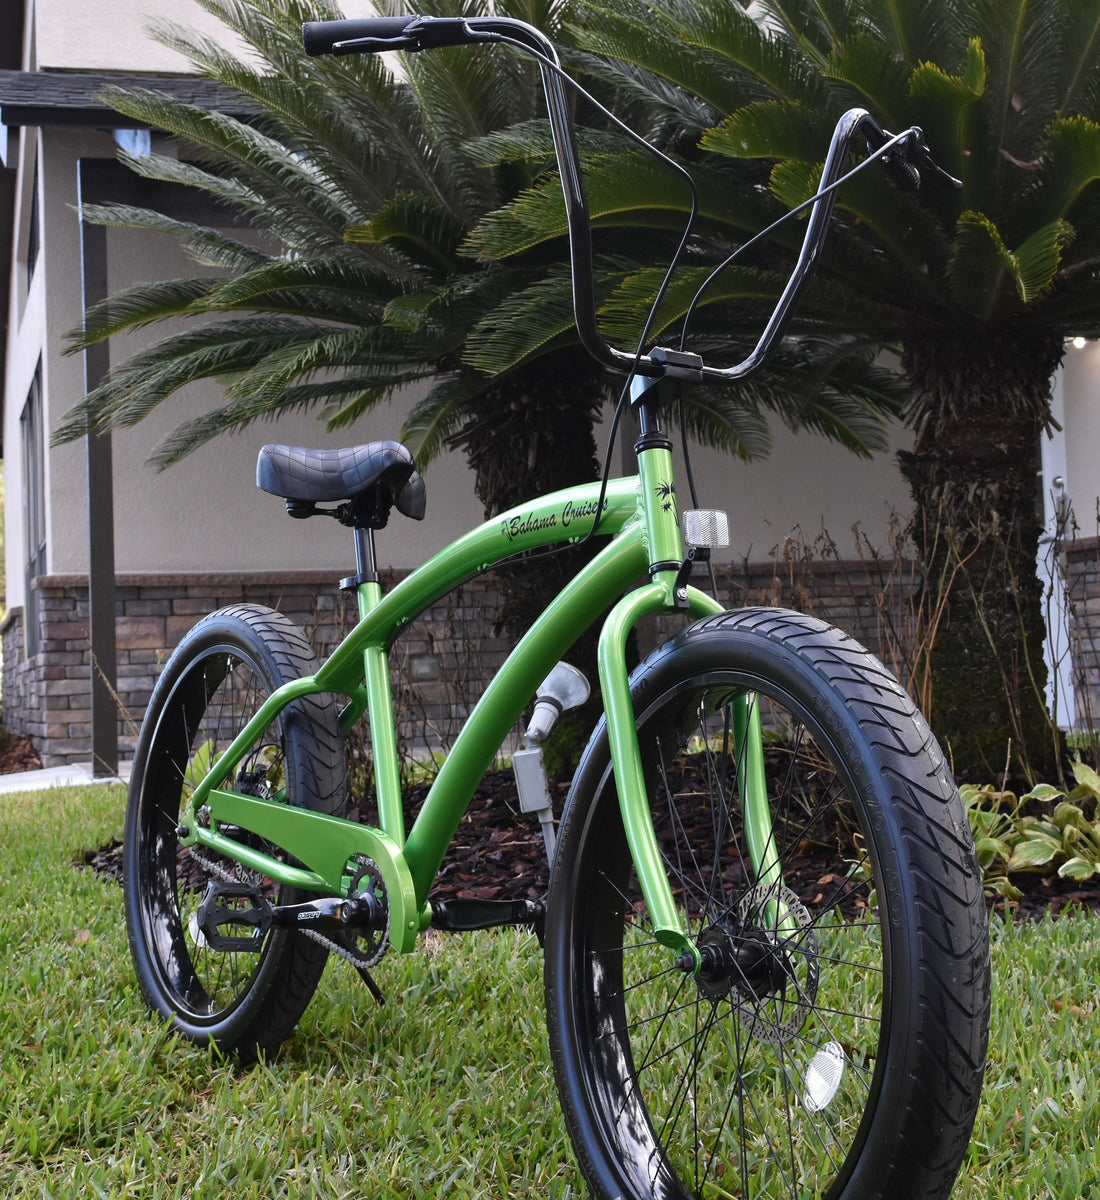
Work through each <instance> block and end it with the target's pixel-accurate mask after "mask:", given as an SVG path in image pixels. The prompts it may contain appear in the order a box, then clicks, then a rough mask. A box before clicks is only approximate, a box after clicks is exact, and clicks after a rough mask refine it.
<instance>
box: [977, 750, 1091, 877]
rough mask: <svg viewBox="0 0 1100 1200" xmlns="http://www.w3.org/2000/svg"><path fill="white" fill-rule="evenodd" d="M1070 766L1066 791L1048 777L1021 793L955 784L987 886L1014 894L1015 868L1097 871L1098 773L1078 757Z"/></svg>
mask: <svg viewBox="0 0 1100 1200" xmlns="http://www.w3.org/2000/svg"><path fill="white" fill-rule="evenodd" d="M1072 769H1073V777H1074V779H1075V780H1076V786H1075V787H1073V788H1072V789H1071V790H1070V791H1069V792H1063V791H1060V790H1059V789H1058V788H1056V787H1053V786H1052V785H1051V784H1047V783H1041V784H1038V785H1036V786H1035V787H1033V788H1032V789H1031V790H1030V791H1029V792H1025V793H1024V794H1023V795H1022V796H1017V795H1016V794H1015V793H1014V792H1011V791H1008V790H1006V789H998V788H996V787H994V786H993V785H992V784H985V785H984V786H981V787H977V786H974V785H970V784H967V785H964V786H963V787H962V788H961V789H960V791H961V793H962V797H963V802H964V803H965V805H966V810H967V815H968V817H969V819H970V828H971V831H972V832H973V834H974V843H975V846H976V847H977V851H978V862H979V863H980V865H981V868H982V873H983V875H984V877H985V886H986V891H987V892H990V893H994V894H997V895H1002V896H1004V897H1005V898H1006V899H1009V900H1012V899H1019V897H1020V894H1021V893H1020V891H1019V889H1017V888H1016V887H1014V886H1013V884H1012V882H1011V880H1010V878H1009V877H1010V876H1011V875H1013V874H1016V873H1019V874H1025V873H1040V874H1043V875H1055V874H1056V875H1058V876H1060V877H1062V878H1064V879H1075V880H1086V879H1090V878H1092V876H1093V875H1100V819H1098V818H1100V812H1098V801H1100V774H1097V772H1096V771H1094V770H1093V769H1092V767H1090V766H1089V765H1088V764H1087V763H1083V762H1081V761H1080V760H1079V759H1078V760H1076V761H1075V762H1074V763H1073V764H1072ZM1036 810H1039V811H1036Z"/></svg>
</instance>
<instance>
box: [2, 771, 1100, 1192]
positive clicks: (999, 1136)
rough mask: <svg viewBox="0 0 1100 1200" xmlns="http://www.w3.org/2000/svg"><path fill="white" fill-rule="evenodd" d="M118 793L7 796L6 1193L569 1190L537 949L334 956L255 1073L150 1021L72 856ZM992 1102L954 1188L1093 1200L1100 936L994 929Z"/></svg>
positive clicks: (527, 940)
mask: <svg viewBox="0 0 1100 1200" xmlns="http://www.w3.org/2000/svg"><path fill="white" fill-rule="evenodd" d="M122 807H123V794H122V790H121V789H119V788H113V789H111V788H80V789H71V790H70V789H56V790H53V791H49V792H34V793H28V794H22V795H11V796H0V847H2V850H3V855H4V860H5V870H4V873H3V883H0V962H2V965H3V971H2V974H0V1195H3V1196H5V1197H8V1198H9V1200H24V1198H26V1200H29V1198H30V1197H57V1198H58V1200H62V1198H63V1200H71V1198H72V1197H75V1196H81V1197H97V1196H102V1197H123V1196H134V1197H157V1198H161V1197H165V1198H167V1197H181V1198H182V1197H187V1198H188V1200H215V1198H217V1200H221V1198H223V1197H227V1196H232V1197H233V1200H260V1198H263V1200H273V1198H276V1197H290V1198H294V1200H297V1198H299V1197H312V1196H323V1197H326V1198H329V1197H331V1198H332V1200H339V1198H344V1197H348V1198H351V1197H354V1198H355V1200H365V1198H370V1200H381V1198H386V1197H402V1198H403V1200H404V1198H406V1197H413V1196H423V1195H447V1196H448V1197H456V1198H462V1200H465V1198H467V1197H496V1198H500V1200H511V1198H512V1197H523V1196H538V1197H570V1196H577V1195H583V1194H584V1189H583V1185H582V1182H581V1180H580V1178H579V1175H578V1173H577V1171H576V1169H575V1167H574V1165H573V1159H572V1154H571V1151H570V1148H569V1145H568V1142H567V1139H566V1137H565V1133H564V1131H563V1129H562V1125H561V1121H560V1118H559V1115H558V1109H557V1101H556V1097H555V1095H554V1090H553V1087H552V1084H551V1081H550V1068H549V1056H548V1053H547V1050H546V1046H545V1031H544V1025H543V1018H542V1005H541V984H540V966H541V963H540V957H539V952H538V946H537V943H536V942H535V941H534V939H533V938H532V937H528V936H525V935H516V934H513V933H510V932H509V933H503V934H500V933H498V934H495V935H494V934H481V935H476V936H472V937H465V938H462V939H447V940H443V939H435V940H429V941H428V942H427V944H426V947H425V953H422V954H418V955H413V956H409V957H406V958H401V957H399V956H396V955H393V956H391V957H389V958H387V960H386V962H385V963H383V964H382V966H381V967H380V968H379V969H378V971H377V978H378V981H379V983H380V984H381V986H382V987H383V989H384V991H385V992H386V995H387V998H388V1002H387V1004H386V1007H385V1008H384V1009H379V1008H377V1007H376V1006H375V1004H374V1002H373V1000H372V999H371V998H370V996H369V994H368V993H367V990H366V988H364V987H363V985H362V984H361V983H360V982H359V980H358V979H357V978H356V976H355V975H354V973H353V972H352V971H351V970H350V969H348V968H347V967H345V966H344V965H343V964H340V963H336V962H334V963H333V964H332V965H331V966H330V967H329V970H328V971H327V972H326V975H325V978H324V980H323V981H322V984H321V988H320V989H319V991H318V993H317V996H316V997H315V999H314V1001H313V1003H312V1004H311V1006H310V1008H309V1010H308V1011H307V1013H306V1017H305V1019H304V1020H303V1022H302V1025H301V1027H300V1029H299V1032H298V1034H297V1036H296V1037H295V1038H294V1039H293V1041H292V1042H291V1043H290V1044H289V1045H288V1046H287V1048H286V1050H285V1052H284V1054H283V1055H282V1057H280V1059H279V1060H278V1061H277V1062H276V1063H274V1064H270V1065H264V1066H261V1067H258V1068H256V1069H254V1070H251V1071H248V1072H243V1073H242V1072H241V1071H239V1070H237V1069H235V1067H234V1066H233V1064H232V1063H228V1062H224V1061H218V1060H217V1059H216V1058H214V1057H212V1056H211V1055H210V1054H208V1053H206V1052H204V1051H201V1050H198V1049H196V1048H195V1047H193V1046H190V1045H188V1044H186V1043H183V1042H181V1041H179V1040H178V1039H176V1038H174V1037H172V1036H169V1035H168V1034H166V1033H165V1032H164V1030H163V1029H162V1028H160V1027H158V1025H157V1024H156V1023H155V1022H154V1021H153V1019H152V1018H151V1017H150V1016H149V1015H148V1014H147V1012H146V1011H145V1008H144V1006H143V1005H142V1003H141V999H140V997H139V995H138V991H137V985H136V983H135V982H134V979H133V975H132V972H131V968H130V961H129V955H128V953H127V950H126V938H125V932H124V929H123V923H122V893H121V889H120V888H118V887H117V885H115V884H113V883H105V882H103V881H102V880H100V879H98V878H97V877H96V876H95V875H94V874H93V873H92V872H91V871H76V870H73V869H72V867H71V865H70V864H71V863H72V860H73V859H74V857H76V856H77V855H78V854H79V852H80V851H81V850H84V849H92V848H95V847H97V846H99V845H101V844H102V843H103V842H105V841H106V840H107V839H108V838H110V837H111V836H115V835H117V834H118V833H119V832H120V830H121V824H122ZM993 962H994V1009H993V1031H992V1035H991V1053H990V1066H989V1072H988V1075H987V1082H986V1089H985V1094H984V1103H983V1107H982V1110H981V1113H980V1115H979V1118H978V1125H977V1128H976V1130H975V1134H974V1139H973V1142H972V1144H971V1147H970V1154H969V1157H968V1160H967V1163H966V1165H965V1166H964V1168H963V1174H962V1176H961V1178H960V1181H959V1184H958V1186H957V1187H956V1189H955V1192H954V1193H953V1195H954V1196H955V1197H956V1198H957V1200H978V1198H979V1197H980V1198H981V1200H986V1198H987V1197H989V1196H997V1197H1009V1198H1018V1200H1025V1198H1026V1200H1037V1198H1040V1197H1043V1198H1046V1197H1050V1198H1054V1197H1058V1198H1064V1200H1080V1198H1081V1197H1084V1196H1090V1195H1097V1194H1100V1150H1098V1148H1097V1142H1098V1137H1097V1134H1098V1130H1100V1083H1098V1080H1097V1071H1098V1064H1100V1012H1098V1008H1100V1004H1098V989H1100V924H1098V923H1097V922H1096V920H1095V919H1094V918H1090V917H1076V918H1067V919H1062V920H1060V921H1056V922H1048V923H1043V924H1041V925H1036V926H1023V925H1017V926H1009V927H1005V926H1004V925H1003V924H1000V923H998V924H997V926H996V928H995V930H994V946H993Z"/></svg>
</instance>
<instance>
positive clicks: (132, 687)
mask: <svg viewBox="0 0 1100 1200" xmlns="http://www.w3.org/2000/svg"><path fill="white" fill-rule="evenodd" d="M896 566H897V564H894V563H890V564H886V565H884V566H882V567H880V566H878V565H876V564H875V563H873V562H868V561H862V562H846V561H842V560H839V559H836V558H832V559H821V558H811V557H808V556H806V555H805V554H803V553H801V551H796V552H794V553H791V552H790V546H789V545H788V547H787V549H786V550H785V551H784V552H781V553H778V554H777V555H776V556H775V557H774V558H773V559H772V560H770V561H768V562H763V563H759V564H756V565H754V566H742V567H738V566H735V565H732V564H731V565H727V566H724V567H720V568H719V570H718V572H717V585H718V595H719V596H720V597H721V598H722V600H723V602H724V603H726V604H727V605H729V606H730V607H733V606H736V605H743V604H773V605H774V604H781V605H784V606H786V607H792V608H797V609H799V610H800V611H803V612H808V613H812V614H814V615H816V616H819V617H821V618H823V619H826V620H829V621H832V622H833V623H835V624H839V625H841V626H842V627H844V628H846V629H848V630H850V631H851V632H853V633H854V634H855V635H856V636H857V637H859V638H860V640H861V641H863V642H864V643H865V644H866V645H868V646H870V647H871V648H872V649H874V650H876V651H877V652H879V653H881V654H882V656H883V657H884V658H885V659H886V660H887V661H888V662H891V665H892V666H894V668H895V669H896V670H898V671H899V673H904V669H905V661H904V651H905V647H904V646H902V645H900V644H899V643H898V641H897V639H896V638H894V637H893V636H892V633H891V630H892V629H893V627H894V625H895V614H896V613H898V612H902V611H904V610H905V608H906V606H907V605H908V604H909V603H910V602H911V600H912V598H913V595H914V592H915V584H916V581H915V579H914V577H913V575H912V572H911V571H905V570H902V571H901V572H898V571H896V570H895V567H896ZM402 574H403V573H402V572H398V573H387V576H386V583H387V586H391V585H392V584H393V583H394V582H396V580H397V579H398V578H400V576H401V575H402ZM38 591H39V596H40V610H41V613H42V627H41V650H40V652H39V653H38V654H37V655H36V656H35V657H34V658H33V659H32V660H30V661H27V660H25V659H24V658H23V656H22V637H23V625H22V622H21V621H20V620H18V619H15V620H9V621H8V622H7V623H6V624H5V626H4V630H3V688H4V696H5V725H6V727H7V728H8V730H9V731H10V732H12V733H14V734H18V735H23V734H27V735H29V736H30V737H32V738H33V739H34V741H35V744H36V746H37V747H38V749H39V753H40V754H41V756H42V759H43V762H44V764H45V765H46V766H59V765H64V764H67V763H73V762H87V761H88V759H89V742H90V723H91V707H90V694H89V684H88V681H89V675H90V658H91V656H90V651H89V649H88V586H87V578H86V576H80V575H68V576H67V575H50V576H47V577H45V578H43V579H41V580H39V586H38ZM239 603H252V604H263V605H267V606H269V607H272V608H276V609H278V610H279V611H281V612H283V613H285V614H286V615H287V616H288V617H290V619H291V620H293V621H295V622H296V623H297V624H298V625H299V626H300V627H301V628H303V629H304V630H305V631H306V634H307V636H308V637H309V639H310V641H311V643H312V644H313V645H314V647H315V648H316V649H317V652H318V654H319V655H321V656H322V657H323V656H324V655H325V654H326V653H327V652H328V651H330V650H331V649H332V648H333V646H334V645H335V644H336V643H337V642H338V641H339V639H340V638H341V637H342V636H343V635H344V633H345V632H346V631H347V630H348V629H350V628H351V626H352V624H353V623H354V620H355V613H354V603H353V602H352V601H351V600H350V599H349V597H348V596H347V595H346V594H344V593H341V592H340V591H339V590H338V589H337V587H336V581H335V580H334V579H332V578H331V577H328V576H325V575H322V574H316V573H312V572H307V571H296V572H290V573H274V574H264V573H260V572H255V573H251V574H227V575H221V576H218V575H213V574H206V575H200V576H180V575H172V574H164V575H155V574H128V573H127V574H121V575H120V576H119V578H118V590H117V595H116V611H117V621H116V632H117V639H118V669H117V687H116V693H117V696H116V703H117V709H118V713H117V722H118V736H119V748H120V753H121V756H122V758H123V759H126V758H129V757H131V756H132V754H133V749H134V742H135V738H136V735H137V729H138V727H139V725H140V723H141V719H142V716H143V715H144V712H145V708H146V706H147V704H148V702H149V698H150V696H151V694H152V690H153V687H154V685H155V683H156V680H157V678H158V677H159V675H160V672H161V670H162V669H163V667H164V664H165V663H166V662H167V660H168V656H169V653H170V651H171V648H172V647H174V646H175V645H176V644H177V642H178V641H179V640H180V638H182V637H183V635H184V634H185V633H186V632H187V630H188V629H190V628H191V626H192V625H194V624H195V623H196V622H197V621H198V620H199V619H201V617H202V616H204V615H205V614H206V613H209V612H212V611H213V610H214V609H216V608H220V607H223V606H225V605H230V604H239ZM499 615H500V594H499V590H498V587H497V583H496V581H495V579H494V578H493V576H491V575H488V576H481V577H478V578H477V579H474V580H471V581H470V582H468V583H466V584H464V585H462V586H461V587H460V588H458V589H456V590H455V591H454V592H452V593H450V594H449V595H448V596H446V597H444V598H443V599H442V600H441V601H439V602H438V603H437V604H434V605H432V606H431V607H430V608H429V609H428V610H427V611H426V612H424V613H423V614H422V615H421V617H420V618H419V619H418V620H416V621H415V622H414V623H413V624H412V625H411V626H410V627H409V628H408V629H407V630H406V631H405V632H404V633H403V634H402V635H401V637H400V638H399V640H398V641H397V643H396V644H395V646H394V648H393V650H392V651H391V653H390V667H391V676H392V680H393V685H394V694H395V710H396V714H397V718H398V722H399V730H400V736H401V739H402V741H403V743H404V744H405V745H406V746H408V747H412V748H415V749H424V748H425V747H427V748H430V749H438V748H441V747H442V748H447V747H448V746H449V745H450V744H451V742H452V741H453V738H454V736H455V734H456V733H457V732H458V729H459V728H460V726H461V722H462V720H463V719H464V718H465V716H466V715H467V714H468V712H469V711H470V709H471V708H472V707H473V705H474V703H476V701H477V699H478V697H479V696H480V695H481V693H482V691H483V690H484V685H485V682H486V681H487V680H488V678H490V677H491V675H492V673H493V672H494V671H495V670H496V669H497V668H498V667H499V666H500V665H501V663H502V662H503V661H504V658H505V656H506V654H507V651H508V649H509V644H508V643H507V641H505V640H504V639H502V636H501V632H500V627H499ZM682 623H683V618H676V617H669V618H662V619H661V620H660V621H658V622H657V623H656V624H655V625H648V626H646V627H644V628H643V629H642V630H641V631H640V640H641V650H642V652H643V653H645V652H647V651H648V649H650V648H651V646H652V645H653V644H654V643H655V642H656V641H657V640H658V639H663V638H664V637H667V636H670V635H671V634H672V632H674V629H675V627H676V626H677V625H679V624H682ZM593 682H594V681H593ZM537 683H538V681H537V680H533V681H532V690H533V689H534V686H535V685H536V684H537ZM362 741H363V739H362V737H360V739H359V742H358V743H357V744H361V743H362Z"/></svg>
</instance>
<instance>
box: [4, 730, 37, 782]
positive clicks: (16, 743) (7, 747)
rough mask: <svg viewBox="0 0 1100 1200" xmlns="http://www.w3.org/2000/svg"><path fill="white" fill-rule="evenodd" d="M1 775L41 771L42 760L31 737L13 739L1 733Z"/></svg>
mask: <svg viewBox="0 0 1100 1200" xmlns="http://www.w3.org/2000/svg"><path fill="white" fill-rule="evenodd" d="M0 738H2V739H3V740H2V741H0V775H14V774H15V772H16V771H41V770H42V760H41V759H40V758H39V757H38V753H37V752H36V751H35V748H34V745H33V743H32V742H31V739H30V738H29V737H12V736H11V735H9V734H4V733H0Z"/></svg>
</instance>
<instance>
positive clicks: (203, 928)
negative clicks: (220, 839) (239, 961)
mask: <svg viewBox="0 0 1100 1200" xmlns="http://www.w3.org/2000/svg"><path fill="white" fill-rule="evenodd" d="M227 900H250V901H251V902H252V905H251V907H250V908H237V907H232V906H230V905H229V904H227V903H226V901H227ZM271 914H272V908H271V905H270V904H269V903H268V902H267V900H265V899H264V896H263V893H262V892H260V891H259V889H258V888H254V887H249V886H248V885H247V884H243V883H209V884H207V886H206V893H205V894H204V896H203V898H202V903H201V904H200V905H199V910H198V913H197V914H196V919H195V926H196V928H195V930H194V931H193V932H195V933H197V934H198V935H199V936H201V937H202V939H203V940H204V942H205V944H206V945H207V946H209V948H210V949H211V950H244V951H247V952H249V953H253V954H257V953H259V951H260V950H261V948H262V947H263V942H264V934H266V933H267V931H268V930H269V929H270V928H271ZM226 925H235V926H247V927H248V928H249V929H250V930H251V932H250V933H249V934H248V935H247V936H244V935H242V936H234V935H232V934H224V933H221V932H220V930H221V929H222V928H223V927H224V926H226ZM195 940H196V941H198V937H196V939H195Z"/></svg>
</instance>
